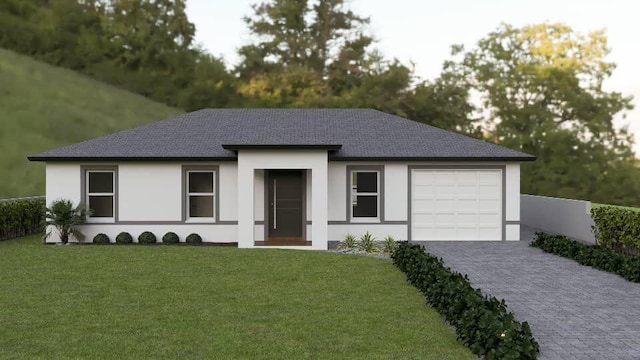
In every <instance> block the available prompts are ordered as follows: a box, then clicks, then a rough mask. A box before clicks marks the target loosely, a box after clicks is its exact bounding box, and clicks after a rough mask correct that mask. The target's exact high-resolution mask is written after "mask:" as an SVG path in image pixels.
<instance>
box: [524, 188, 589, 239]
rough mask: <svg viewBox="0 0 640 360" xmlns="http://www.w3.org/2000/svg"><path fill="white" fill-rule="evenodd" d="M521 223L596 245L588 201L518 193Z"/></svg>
mask: <svg viewBox="0 0 640 360" xmlns="http://www.w3.org/2000/svg"><path fill="white" fill-rule="evenodd" d="M520 223H521V224H523V225H528V226H531V227H534V228H538V229H540V230H543V231H546V232H549V233H553V234H559V235H565V236H567V237H569V238H572V239H575V240H580V241H583V242H587V243H590V244H595V243H596V239H595V237H594V235H593V232H592V231H591V226H592V225H594V223H593V220H592V219H591V202H590V201H582V200H571V199H561V198H553V197H546V196H535V195H525V194H522V195H520Z"/></svg>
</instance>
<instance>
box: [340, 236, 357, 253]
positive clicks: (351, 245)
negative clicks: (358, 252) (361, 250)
mask: <svg viewBox="0 0 640 360" xmlns="http://www.w3.org/2000/svg"><path fill="white" fill-rule="evenodd" d="M355 247H356V237H355V236H353V234H351V233H348V234H347V235H345V236H344V240H342V242H341V243H340V246H339V248H340V249H355Z"/></svg>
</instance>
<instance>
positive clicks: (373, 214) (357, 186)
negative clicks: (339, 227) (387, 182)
mask: <svg viewBox="0 0 640 360" xmlns="http://www.w3.org/2000/svg"><path fill="white" fill-rule="evenodd" d="M350 195H351V218H352V219H354V220H356V221H357V220H359V219H362V220H366V219H369V220H379V219H380V171H378V170H352V171H351V194H350Z"/></svg>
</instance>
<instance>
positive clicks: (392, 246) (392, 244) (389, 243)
mask: <svg viewBox="0 0 640 360" xmlns="http://www.w3.org/2000/svg"><path fill="white" fill-rule="evenodd" d="M397 248H398V242H397V241H396V239H394V238H393V236H391V235H389V236H387V237H385V238H384V241H383V243H382V252H384V253H387V254H393V252H394V251H396V249H397Z"/></svg>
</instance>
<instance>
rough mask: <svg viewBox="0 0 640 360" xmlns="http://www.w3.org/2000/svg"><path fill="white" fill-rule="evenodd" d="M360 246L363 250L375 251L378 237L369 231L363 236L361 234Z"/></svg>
mask: <svg viewBox="0 0 640 360" xmlns="http://www.w3.org/2000/svg"><path fill="white" fill-rule="evenodd" d="M358 247H359V248H360V250H362V251H366V252H368V253H370V252H374V251H375V250H376V238H375V237H373V235H372V234H371V233H370V232H369V231H367V232H365V233H364V234H362V236H360V241H359V242H358Z"/></svg>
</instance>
